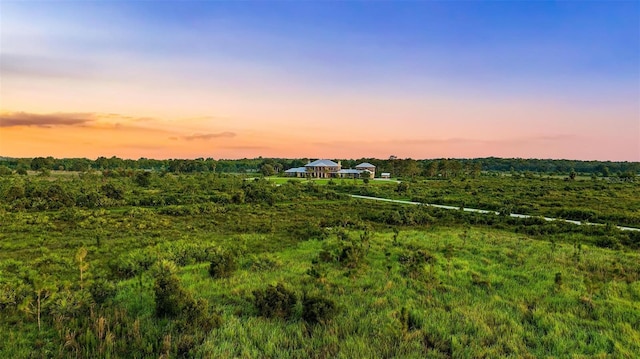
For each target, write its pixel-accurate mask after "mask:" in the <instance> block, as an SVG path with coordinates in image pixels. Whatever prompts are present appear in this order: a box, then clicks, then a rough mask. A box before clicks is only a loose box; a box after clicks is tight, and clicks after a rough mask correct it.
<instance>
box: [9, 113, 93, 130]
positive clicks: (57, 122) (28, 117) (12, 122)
mask: <svg viewBox="0 0 640 359" xmlns="http://www.w3.org/2000/svg"><path fill="white" fill-rule="evenodd" d="M95 119H96V118H95V114H92V113H64V112H60V113H51V114H35V113H28V112H9V113H2V114H0V127H19V126H25V127H31V126H34V127H52V126H78V125H85V124H87V123H89V122H92V121H95Z"/></svg>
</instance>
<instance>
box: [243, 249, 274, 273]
mask: <svg viewBox="0 0 640 359" xmlns="http://www.w3.org/2000/svg"><path fill="white" fill-rule="evenodd" d="M281 266H282V261H281V260H279V259H278V258H276V257H274V256H273V255H271V254H269V253H264V254H260V255H252V256H250V257H249V260H248V261H247V262H246V263H245V265H244V267H245V268H247V269H250V270H253V271H268V270H273V269H277V268H280V267H281Z"/></svg>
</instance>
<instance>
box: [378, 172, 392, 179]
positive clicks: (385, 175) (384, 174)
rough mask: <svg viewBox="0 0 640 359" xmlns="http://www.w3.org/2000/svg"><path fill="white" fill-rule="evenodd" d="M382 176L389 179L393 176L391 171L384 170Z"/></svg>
mask: <svg viewBox="0 0 640 359" xmlns="http://www.w3.org/2000/svg"><path fill="white" fill-rule="evenodd" d="M380 178H386V179H389V178H391V173H389V172H382V173H381V174H380Z"/></svg>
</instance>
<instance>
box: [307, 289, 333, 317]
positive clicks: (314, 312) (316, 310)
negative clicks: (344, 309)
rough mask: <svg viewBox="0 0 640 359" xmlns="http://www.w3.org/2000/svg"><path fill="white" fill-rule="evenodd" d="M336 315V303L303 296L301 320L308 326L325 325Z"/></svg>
mask: <svg viewBox="0 0 640 359" xmlns="http://www.w3.org/2000/svg"><path fill="white" fill-rule="evenodd" d="M336 313H337V306H336V303H335V302H334V301H333V300H332V299H329V298H325V297H321V296H318V295H307V294H305V296H304V298H303V299H302V319H304V321H306V322H307V323H310V324H326V323H327V322H328V321H329V320H331V319H332V318H333V317H334V316H335V314H336Z"/></svg>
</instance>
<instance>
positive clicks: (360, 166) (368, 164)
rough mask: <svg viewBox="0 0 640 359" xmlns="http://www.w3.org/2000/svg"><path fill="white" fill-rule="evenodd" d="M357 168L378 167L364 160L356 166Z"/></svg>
mask: <svg viewBox="0 0 640 359" xmlns="http://www.w3.org/2000/svg"><path fill="white" fill-rule="evenodd" d="M356 168H376V166H374V165H372V164H371V163H369V162H363V163H361V164H359V165H357V166H356Z"/></svg>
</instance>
